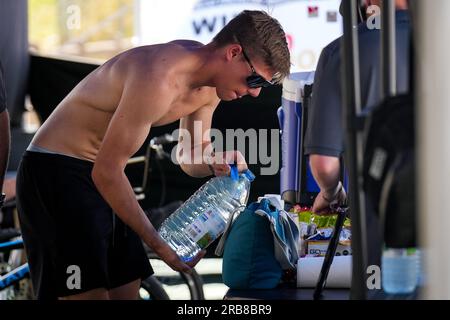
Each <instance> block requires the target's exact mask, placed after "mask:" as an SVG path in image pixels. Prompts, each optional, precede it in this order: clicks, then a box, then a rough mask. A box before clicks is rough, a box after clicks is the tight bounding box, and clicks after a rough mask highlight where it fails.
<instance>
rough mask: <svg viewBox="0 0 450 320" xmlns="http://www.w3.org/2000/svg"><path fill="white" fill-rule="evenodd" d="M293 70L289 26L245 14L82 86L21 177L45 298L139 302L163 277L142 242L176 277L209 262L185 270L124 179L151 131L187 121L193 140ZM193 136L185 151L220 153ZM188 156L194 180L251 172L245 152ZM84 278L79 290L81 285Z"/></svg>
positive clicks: (126, 59) (133, 57)
mask: <svg viewBox="0 0 450 320" xmlns="http://www.w3.org/2000/svg"><path fill="white" fill-rule="evenodd" d="M289 68H290V57H289V50H288V47H287V43H286V39H285V34H284V32H283V30H282V28H281V26H280V25H279V23H278V22H277V21H276V20H274V19H273V18H271V17H270V16H269V15H267V14H266V13H264V12H260V11H243V12H242V13H241V14H239V15H238V16H236V17H235V18H234V19H233V20H231V21H230V22H229V23H228V24H227V25H226V26H225V27H224V28H223V29H222V31H221V32H219V34H218V35H217V36H216V37H215V38H214V39H213V41H212V42H211V43H209V44H207V45H202V44H200V43H198V42H194V41H188V40H178V41H173V42H169V43H166V44H158V45H151V46H144V47H139V48H135V49H131V50H128V51H126V52H124V53H122V54H119V55H118V56H116V57H114V58H112V59H111V60H109V61H107V62H106V63H105V64H103V65H102V66H101V67H100V68H98V69H97V70H95V71H94V72H92V73H91V74H90V75H89V76H87V77H86V78H85V79H84V80H83V81H81V82H80V84H79V85H78V86H77V87H75V88H74V89H73V91H72V92H71V93H70V94H69V95H68V96H67V97H66V98H65V99H64V100H63V101H62V102H61V103H60V104H59V106H58V107H57V108H56V109H55V111H54V112H53V113H52V115H51V116H50V117H49V119H48V120H47V121H46V122H45V123H44V124H43V126H42V127H41V128H40V130H39V131H38V132H37V134H36V136H35V137H34V139H33V141H32V143H31V145H30V147H29V148H28V151H27V152H26V153H25V155H24V157H23V159H22V163H21V166H20V168H19V172H18V175H17V185H18V187H17V198H18V210H19V216H20V220H21V227H22V232H23V238H24V241H25V247H26V250H27V255H28V261H29V265H30V269H31V277H32V280H33V286H34V290H35V293H36V294H37V297H38V298H40V299H54V298H57V297H59V298H62V297H64V298H69V299H71V298H72V299H134V298H137V295H138V289H139V286H140V281H141V279H144V278H146V277H148V276H149V275H150V274H151V273H152V269H151V266H150V264H149V262H148V259H147V256H146V254H145V252H144V249H143V246H142V242H141V239H142V240H143V241H144V242H145V243H146V244H147V245H148V246H149V247H151V248H152V250H154V252H155V253H156V254H158V255H159V256H160V257H161V259H162V260H164V261H165V262H166V263H167V264H168V265H169V266H170V267H171V268H173V269H174V270H178V271H186V272H189V270H190V269H191V267H192V266H194V265H195V264H196V263H197V262H198V260H199V259H200V258H201V257H202V256H203V255H204V253H201V254H199V255H198V256H197V257H196V258H195V259H194V260H193V261H191V262H190V263H184V262H183V261H181V260H180V259H179V257H178V256H177V254H176V253H175V252H174V251H173V250H172V249H171V248H170V247H169V246H168V244H166V243H165V242H164V241H163V240H162V239H161V238H160V237H159V235H158V233H157V231H156V230H155V229H154V228H153V226H152V224H151V223H150V222H149V220H148V219H147V217H146V215H145V214H144V212H143V211H142V209H141V207H140V206H139V204H138V202H137V200H136V198H135V195H134V192H133V189H132V188H131V186H130V183H129V181H128V179H127V177H126V176H125V174H124V168H125V166H126V164H127V161H128V159H129V158H130V157H131V156H132V155H133V154H134V153H135V152H136V151H137V150H138V149H139V148H140V146H141V145H142V144H143V142H144V140H145V139H146V137H147V136H148V134H149V130H150V128H151V127H154V126H161V125H165V124H168V123H171V122H174V121H176V120H179V119H181V121H180V127H181V129H186V131H188V132H190V136H191V137H194V134H193V131H194V130H193V128H194V121H201V122H202V127H203V128H202V130H203V132H205V131H206V130H208V129H210V127H211V119H212V114H213V112H214V110H215V108H216V106H217V105H218V103H219V101H220V100H233V99H236V98H239V97H242V96H244V95H247V94H249V95H251V96H254V97H256V96H258V94H259V92H260V90H261V87H264V86H268V85H270V84H271V83H279V82H280V81H281V80H282V79H283V78H284V77H285V76H286V75H287V74H288V73H289ZM180 131H181V132H183V130H180ZM202 136H203V135H202ZM187 139H188V135H186V138H185V137H184V136H183V135H181V136H180V141H181V142H180V144H181V147H182V148H183V143H186V144H187V145H191V146H193V147H192V149H191V150H192V154H205V152H204V151H205V150H210V149H211V148H212V147H211V144H210V141H209V140H206V141H204V140H203V141H187ZM200 139H201V138H200ZM197 148H200V150H201V151H202V152H200V153H198V152H194V151H196V150H197V151H198V150H199V149H197ZM208 148H209V149H208ZM183 150H186V149H184V148H183ZM186 156H189V157H190V156H191V155H188V154H187V153H186V152H185V153H184V154H182V153H179V158H180V159H179V162H180V163H182V164H181V168H182V169H183V171H184V172H186V173H187V174H189V175H190V176H193V177H205V176H207V175H210V174H211V173H212V172H211V170H212V171H214V174H215V175H223V174H228V172H229V166H228V165H227V163H231V162H237V163H238V169H239V170H240V171H243V170H245V169H246V167H247V166H246V163H245V160H244V158H243V156H242V155H241V154H240V153H239V152H237V151H231V152H224V153H222V154H215V155H214V156H213V157H212V158H211V159H210V160H208V161H210V165H208V164H207V163H206V161H203V162H201V164H191V163H189V161H184V160H183V158H184V157H186ZM224 159H225V162H224V161H222V160H224ZM203 160H204V159H203ZM191 162H192V161H191ZM192 163H198V162H192ZM113 212H114V213H115V214H116V215H117V216H118V218H119V219H114V218H113ZM74 271H79V274H80V280H81V285H80V286H74V285H73V283H70V281H71V280H70V277H71V275H72V274H73V272H74Z"/></svg>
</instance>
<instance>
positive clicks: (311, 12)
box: [308, 6, 319, 18]
mask: <svg viewBox="0 0 450 320" xmlns="http://www.w3.org/2000/svg"><path fill="white" fill-rule="evenodd" d="M318 16H319V7H317V6H309V7H308V17H310V18H316V17H318Z"/></svg>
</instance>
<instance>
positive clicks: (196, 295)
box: [180, 268, 205, 300]
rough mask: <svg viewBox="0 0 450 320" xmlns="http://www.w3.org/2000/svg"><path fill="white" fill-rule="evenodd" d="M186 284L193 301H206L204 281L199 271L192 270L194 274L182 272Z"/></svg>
mask: <svg viewBox="0 0 450 320" xmlns="http://www.w3.org/2000/svg"><path fill="white" fill-rule="evenodd" d="M180 275H181V277H182V278H183V280H184V282H186V284H187V286H188V288H189V293H190V294H191V300H205V293H204V291H203V280H202V277H201V276H200V275H199V274H198V273H197V271H196V270H195V269H194V268H192V273H191V274H189V273H185V272H180Z"/></svg>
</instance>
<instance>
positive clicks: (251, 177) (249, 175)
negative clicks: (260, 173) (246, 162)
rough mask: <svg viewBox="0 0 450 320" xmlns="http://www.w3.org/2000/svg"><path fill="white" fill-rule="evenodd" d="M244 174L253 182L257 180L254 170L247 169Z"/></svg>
mask: <svg viewBox="0 0 450 320" xmlns="http://www.w3.org/2000/svg"><path fill="white" fill-rule="evenodd" d="M244 175H245V176H246V177H247V179H248V180H249V181H250V182H252V181H253V180H255V175H254V174H253V172H251V171H250V170H246V171H245V172H244Z"/></svg>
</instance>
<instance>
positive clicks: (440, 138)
mask: <svg viewBox="0 0 450 320" xmlns="http://www.w3.org/2000/svg"><path fill="white" fill-rule="evenodd" d="M415 4H416V6H417V10H415V11H416V18H417V20H415V21H417V25H416V26H414V29H415V30H416V32H415V33H414V36H415V37H416V39H417V40H418V41H417V50H416V60H415V65H416V70H417V77H416V84H417V85H416V87H417V90H416V93H415V94H416V96H415V97H416V101H417V105H416V108H417V109H416V110H417V111H416V119H417V120H416V121H417V128H418V132H417V137H418V139H417V146H418V150H417V157H418V165H417V172H418V175H417V176H418V181H417V183H416V185H417V188H418V191H417V194H418V195H419V196H418V199H417V200H418V202H419V207H418V212H419V215H418V219H419V222H418V226H419V227H420V229H419V236H420V238H419V239H420V243H421V246H422V248H423V250H424V259H423V261H424V262H425V290H424V293H425V295H424V298H426V299H445V300H447V299H450V274H449V270H450V246H449V245H448V241H445V240H444V239H445V236H446V235H447V234H448V233H449V230H450V201H449V193H450V179H449V176H450V143H449V137H450V126H449V123H450V90H449V88H450V77H449V74H450V60H449V58H448V52H450V42H449V41H447V39H446V38H445V37H442V33H440V32H439V30H450V19H448V14H449V13H450V1H448V0H433V1H417V2H416V3H415Z"/></svg>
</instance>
